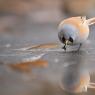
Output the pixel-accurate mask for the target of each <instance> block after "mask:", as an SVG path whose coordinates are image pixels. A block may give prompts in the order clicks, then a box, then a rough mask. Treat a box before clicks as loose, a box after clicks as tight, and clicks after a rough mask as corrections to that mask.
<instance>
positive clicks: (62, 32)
mask: <svg viewBox="0 0 95 95" xmlns="http://www.w3.org/2000/svg"><path fill="white" fill-rule="evenodd" d="M94 23H95V17H94V18H91V19H86V17H85V16H82V17H81V16H78V17H71V18H67V19H65V20H63V21H62V22H61V23H60V24H59V28H58V29H59V33H58V37H59V40H60V41H61V42H62V43H64V47H63V49H64V50H66V46H67V45H75V44H79V48H78V50H79V49H80V47H81V45H82V44H83V43H84V42H85V41H86V40H87V38H88V36H89V26H90V25H92V24H94Z"/></svg>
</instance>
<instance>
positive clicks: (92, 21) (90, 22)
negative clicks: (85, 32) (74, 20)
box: [87, 17, 95, 25]
mask: <svg viewBox="0 0 95 95" xmlns="http://www.w3.org/2000/svg"><path fill="white" fill-rule="evenodd" d="M87 23H88V25H92V24H95V17H93V18H90V19H87Z"/></svg>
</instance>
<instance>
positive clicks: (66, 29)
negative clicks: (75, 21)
mask: <svg viewBox="0 0 95 95" xmlns="http://www.w3.org/2000/svg"><path fill="white" fill-rule="evenodd" d="M78 31H79V30H78V29H77V28H76V27H75V26H74V25H71V24H63V25H62V26H60V27H59V33H58V37H59V40H60V41H61V42H62V43H64V44H65V45H64V47H63V48H64V49H65V50H66V45H72V44H73V43H74V42H75V40H76V39H77V35H78Z"/></svg>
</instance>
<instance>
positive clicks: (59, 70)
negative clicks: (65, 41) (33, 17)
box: [0, 21, 95, 95]
mask: <svg viewBox="0 0 95 95" xmlns="http://www.w3.org/2000/svg"><path fill="white" fill-rule="evenodd" d="M94 30H95V28H94V26H93V27H91V31H92V32H91V33H90V36H89V41H88V42H87V43H86V44H85V45H84V46H83V47H82V50H81V51H79V52H75V51H69V52H64V51H49V52H43V51H41V52H36V51H35V52H33V53H30V52H27V53H22V52H21V53H18V52H16V51H13V50H12V49H16V48H21V47H26V46H30V45H34V44H42V43H50V42H58V43H60V42H59V40H58V37H57V25H56V24H33V23H31V22H30V21H25V22H24V24H23V23H22V24H21V25H17V26H15V27H13V30H12V31H11V32H13V33H7V32H3V33H0V95H31V94H32V95H59V94H60V95H71V94H70V93H67V92H65V91H63V90H62V89H61V88H60V85H59V83H60V81H62V79H63V77H64V73H65V71H66V70H67V67H68V66H69V67H70V66H74V65H75V66H74V67H72V68H73V70H74V69H75V70H74V71H75V72H76V71H77V70H79V71H81V73H82V72H84V71H87V72H90V76H91V81H93V82H95V77H94V72H95V69H94V68H95V64H94V63H95V59H94V58H95V43H94V41H95V39H94V38H95V37H94V36H95V32H94ZM15 32H16V33H15ZM69 49H70V47H68V50H69ZM35 56H36V58H38V59H40V60H42V61H41V62H42V63H41V62H39V61H37V62H38V63H36V65H33V64H32V63H28V65H26V64H27V62H26V63H25V60H27V59H28V61H29V60H30V61H31V60H33V58H34V57H35ZM39 56H41V58H40V57H39ZM34 59H35V58H34ZM43 60H44V61H43ZM10 64H25V65H10ZM31 64H32V66H30V65H31ZM94 94H95V90H94V89H88V91H87V92H86V93H81V94H79V95H94ZM72 95H73V94H72Z"/></svg>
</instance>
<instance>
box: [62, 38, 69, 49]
mask: <svg viewBox="0 0 95 95" xmlns="http://www.w3.org/2000/svg"><path fill="white" fill-rule="evenodd" d="M68 42H69V41H68V40H66V41H65V43H64V44H65V45H64V47H63V49H64V50H65V51H66V47H67V44H68Z"/></svg>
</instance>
